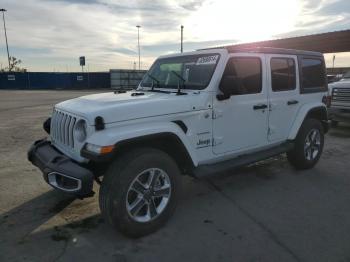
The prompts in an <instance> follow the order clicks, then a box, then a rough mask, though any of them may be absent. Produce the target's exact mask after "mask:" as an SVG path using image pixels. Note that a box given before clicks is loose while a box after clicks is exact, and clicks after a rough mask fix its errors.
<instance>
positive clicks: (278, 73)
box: [270, 58, 296, 92]
mask: <svg viewBox="0 0 350 262" xmlns="http://www.w3.org/2000/svg"><path fill="white" fill-rule="evenodd" d="M270 65H271V86H272V90H273V91H275V92H276V91H288V90H294V89H295V87H296V85H295V83H296V76H295V62H294V59H292V58H272V59H271V62H270Z"/></svg>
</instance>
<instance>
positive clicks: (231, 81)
mask: <svg viewBox="0 0 350 262" xmlns="http://www.w3.org/2000/svg"><path fill="white" fill-rule="evenodd" d="M219 90H220V91H221V92H222V94H220V95H217V98H218V99H219V100H225V99H228V98H230V96H232V95H236V94H239V93H240V92H239V90H240V81H239V79H238V78H237V77H236V76H232V75H224V76H223V77H222V79H221V82H220V86H219Z"/></svg>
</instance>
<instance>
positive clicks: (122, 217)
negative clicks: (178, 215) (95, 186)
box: [99, 148, 180, 238]
mask: <svg viewBox="0 0 350 262" xmlns="http://www.w3.org/2000/svg"><path fill="white" fill-rule="evenodd" d="M179 178H180V171H179V168H178V167H177V165H176V163H175V161H174V160H173V159H172V158H171V157H170V156H169V155H167V154H166V153H164V152H163V151H160V150H157V149H153V148H142V149H135V150H132V151H130V152H128V153H126V154H125V155H124V156H122V157H120V158H118V159H117V160H115V161H114V162H113V163H112V165H111V166H110V168H109V169H108V171H107V172H106V174H105V176H104V179H103V181H102V184H101V188H100V195H99V202H100V209H101V213H102V216H103V217H104V218H105V219H107V221H109V222H110V223H111V224H112V225H113V226H114V227H116V228H117V229H118V230H119V231H120V232H122V233H123V234H125V235H127V236H129V237H135V238H136V237H141V236H144V235H147V234H150V233H152V232H154V231H156V230H157V229H159V228H160V227H161V226H162V225H164V224H165V223H166V221H167V220H168V219H169V217H170V216H171V214H172V213H173V211H174V210H175V206H176V202H177V195H178V191H179V190H178V187H179Z"/></svg>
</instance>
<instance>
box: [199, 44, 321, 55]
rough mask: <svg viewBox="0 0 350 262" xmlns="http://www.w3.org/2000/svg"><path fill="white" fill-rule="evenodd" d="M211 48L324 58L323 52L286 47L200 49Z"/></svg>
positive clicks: (234, 51) (235, 51)
mask: <svg viewBox="0 0 350 262" xmlns="http://www.w3.org/2000/svg"><path fill="white" fill-rule="evenodd" d="M210 49H226V50H227V51H228V52H229V53H263V54H287V55H304V56H318V57H322V58H323V54H322V53H319V52H314V51H306V50H296V49H285V48H276V47H248V48H242V47H235V46H223V47H213V48H206V49H200V50H210Z"/></svg>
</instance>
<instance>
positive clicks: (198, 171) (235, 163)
mask: <svg viewBox="0 0 350 262" xmlns="http://www.w3.org/2000/svg"><path fill="white" fill-rule="evenodd" d="M293 147H294V143H292V142H286V143H283V144H281V145H279V146H276V147H273V148H269V149H266V150H263V151H259V152H255V153H251V154H246V155H241V156H238V157H236V158H234V159H230V160H226V161H222V162H219V163H215V164H209V165H201V166H198V167H197V168H195V169H194V170H193V175H194V176H195V177H198V178H201V177H207V176H210V175H213V174H215V173H220V172H224V171H227V170H230V169H235V168H238V167H242V166H246V165H249V164H252V163H255V162H258V161H261V160H265V159H268V158H270V157H273V156H277V155H280V154H282V153H285V152H287V151H289V150H291V149H293Z"/></svg>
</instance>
